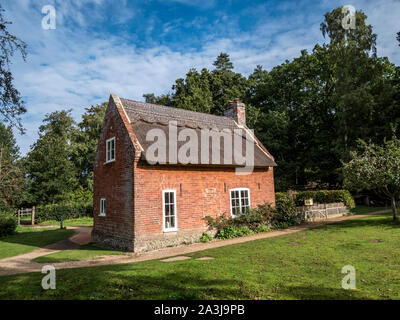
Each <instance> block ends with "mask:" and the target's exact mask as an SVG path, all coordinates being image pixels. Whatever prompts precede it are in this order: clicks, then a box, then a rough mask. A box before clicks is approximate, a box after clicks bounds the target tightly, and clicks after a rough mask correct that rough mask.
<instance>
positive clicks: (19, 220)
mask: <svg viewBox="0 0 400 320" xmlns="http://www.w3.org/2000/svg"><path fill="white" fill-rule="evenodd" d="M17 215H18V225H21V209H18V213H17Z"/></svg>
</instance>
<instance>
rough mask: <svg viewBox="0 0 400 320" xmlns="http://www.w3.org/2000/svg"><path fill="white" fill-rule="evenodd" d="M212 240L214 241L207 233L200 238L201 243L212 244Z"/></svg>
mask: <svg viewBox="0 0 400 320" xmlns="http://www.w3.org/2000/svg"><path fill="white" fill-rule="evenodd" d="M211 240H212V237H211V236H210V235H209V234H208V233H206V232H203V234H202V235H201V237H200V242H203V243H205V242H210V241H211Z"/></svg>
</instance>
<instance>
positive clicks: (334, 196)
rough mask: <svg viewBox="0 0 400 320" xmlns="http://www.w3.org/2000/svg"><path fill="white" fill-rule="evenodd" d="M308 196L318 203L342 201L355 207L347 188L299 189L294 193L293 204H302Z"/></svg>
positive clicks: (350, 206)
mask: <svg viewBox="0 0 400 320" xmlns="http://www.w3.org/2000/svg"><path fill="white" fill-rule="evenodd" d="M310 198H312V199H313V200H314V202H318V203H333V202H343V203H344V204H345V205H346V207H348V208H349V209H352V208H354V207H355V203H354V199H353V197H352V196H351V194H350V192H349V191H347V190H317V191H299V192H297V194H296V195H295V204H296V205H297V206H304V200H305V199H310Z"/></svg>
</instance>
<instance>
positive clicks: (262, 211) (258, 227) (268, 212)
mask: <svg viewBox="0 0 400 320" xmlns="http://www.w3.org/2000/svg"><path fill="white" fill-rule="evenodd" d="M204 219H205V220H206V221H207V224H208V226H209V227H210V228H213V229H216V230H217V234H216V237H217V238H218V239H230V238H235V237H241V236H245V235H249V234H253V233H255V232H266V231H268V230H269V228H268V225H270V224H271V223H272V222H273V221H275V219H276V212H275V209H274V208H273V207H271V205H270V204H268V203H267V204H264V205H259V206H258V207H257V208H256V209H251V210H249V211H248V212H246V213H244V214H241V215H238V216H236V217H234V218H233V217H232V216H229V217H227V216H226V215H224V214H222V215H219V216H217V217H216V218H213V217H210V216H207V217H205V218H204Z"/></svg>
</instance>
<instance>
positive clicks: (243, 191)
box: [230, 188, 250, 217]
mask: <svg viewBox="0 0 400 320" xmlns="http://www.w3.org/2000/svg"><path fill="white" fill-rule="evenodd" d="M230 193H231V215H232V216H233V217H234V216H237V215H239V214H242V213H246V212H247V211H248V210H250V190H249V189H247V188H236V189H231V190H230Z"/></svg>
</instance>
